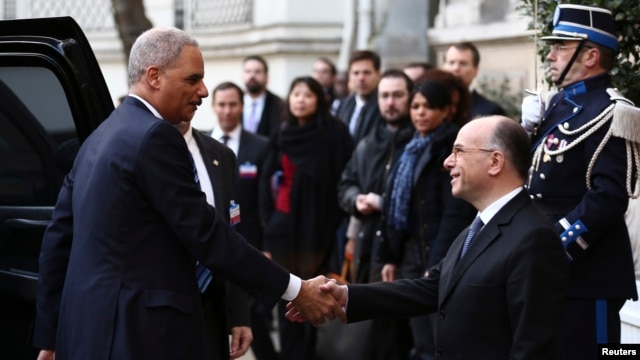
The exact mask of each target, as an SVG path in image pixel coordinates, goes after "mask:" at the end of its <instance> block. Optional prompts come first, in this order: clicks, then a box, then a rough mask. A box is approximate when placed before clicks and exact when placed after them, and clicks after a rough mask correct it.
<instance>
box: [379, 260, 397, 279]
mask: <svg viewBox="0 0 640 360" xmlns="http://www.w3.org/2000/svg"><path fill="white" fill-rule="evenodd" d="M397 270H398V269H397V267H396V266H395V265H394V264H384V266H383V267H382V271H381V272H380V275H382V281H385V282H389V281H395V280H396V271H397Z"/></svg>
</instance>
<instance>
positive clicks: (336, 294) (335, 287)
mask: <svg viewBox="0 0 640 360" xmlns="http://www.w3.org/2000/svg"><path fill="white" fill-rule="evenodd" d="M347 298H348V292H347V286H346V285H339V284H338V283H337V282H336V281H335V280H334V279H329V278H327V277H325V276H322V275H321V276H317V277H315V278H313V279H309V280H305V281H303V282H302V288H301V289H300V293H299V294H298V297H297V298H296V299H295V300H293V301H292V302H290V303H289V304H287V313H286V317H287V319H289V320H290V321H293V322H304V321H309V323H311V324H312V325H313V326H316V327H318V326H320V325H322V324H324V323H325V322H326V321H327V320H335V319H336V318H338V319H340V321H341V322H342V323H346V322H347V314H346V313H345V310H344V309H345V306H346V305H347Z"/></svg>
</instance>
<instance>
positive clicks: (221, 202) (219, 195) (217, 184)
mask: <svg viewBox="0 0 640 360" xmlns="http://www.w3.org/2000/svg"><path fill="white" fill-rule="evenodd" d="M201 136H203V135H202V134H200V133H198V132H197V131H196V130H193V138H194V139H195V140H196V143H197V144H198V148H200V149H201V150H200V154H201V155H202V160H203V161H204V165H205V166H206V168H207V173H208V174H209V180H211V187H212V188H213V197H214V199H215V200H214V201H215V205H216V206H215V207H216V209H217V210H218V211H219V213H220V214H227V213H226V212H225V209H226V206H227V205H228V204H225V199H224V194H226V192H225V187H224V182H223V181H222V174H221V169H220V159H221V157H220V153H218V152H217V151H216V150H215V149H214V148H213V147H211V146H209V145H208V144H207V143H206V142H204V141H202V138H201Z"/></svg>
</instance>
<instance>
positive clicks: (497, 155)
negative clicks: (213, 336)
mask: <svg viewBox="0 0 640 360" xmlns="http://www.w3.org/2000/svg"><path fill="white" fill-rule="evenodd" d="M489 160H490V161H491V163H490V165H489V175H492V176H495V175H498V174H500V173H501V172H502V170H504V166H505V158H504V154H503V153H502V151H498V150H496V151H494V152H492V153H491V155H489Z"/></svg>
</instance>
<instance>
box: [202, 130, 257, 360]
mask: <svg viewBox="0 0 640 360" xmlns="http://www.w3.org/2000/svg"><path fill="white" fill-rule="evenodd" d="M192 133H193V139H194V140H195V142H196V144H197V145H198V149H199V150H200V155H201V156H202V160H203V161H204V164H205V166H206V168H207V175H208V177H209V180H210V181H211V187H212V188H213V196H214V199H215V207H216V209H217V210H218V213H220V214H223V215H224V218H225V220H226V221H227V222H229V204H230V203H231V201H232V200H235V197H234V188H233V186H234V184H235V181H236V172H235V166H234V165H235V162H236V160H235V155H234V154H233V151H231V149H229V148H228V147H226V146H224V145H222V144H220V143H219V142H218V141H216V140H214V139H212V138H211V137H209V136H206V135H203V134H201V133H200V132H198V131H196V130H195V129H194V130H192ZM200 176H201V177H202V176H203V175H200ZM236 230H237V229H236ZM225 295H226V296H225ZM203 300H204V303H203V307H204V317H205V343H206V344H207V350H208V351H209V357H208V359H220V360H227V359H228V358H229V330H230V329H231V328H232V327H234V326H249V327H250V326H251V314H250V308H249V296H248V294H247V292H246V291H244V290H242V289H240V288H239V287H237V286H235V285H233V284H230V283H228V282H227V281H225V280H224V278H223V276H219V275H216V276H214V277H213V280H212V283H211V285H210V286H209V288H207V291H206V292H205V293H204V294H203Z"/></svg>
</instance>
